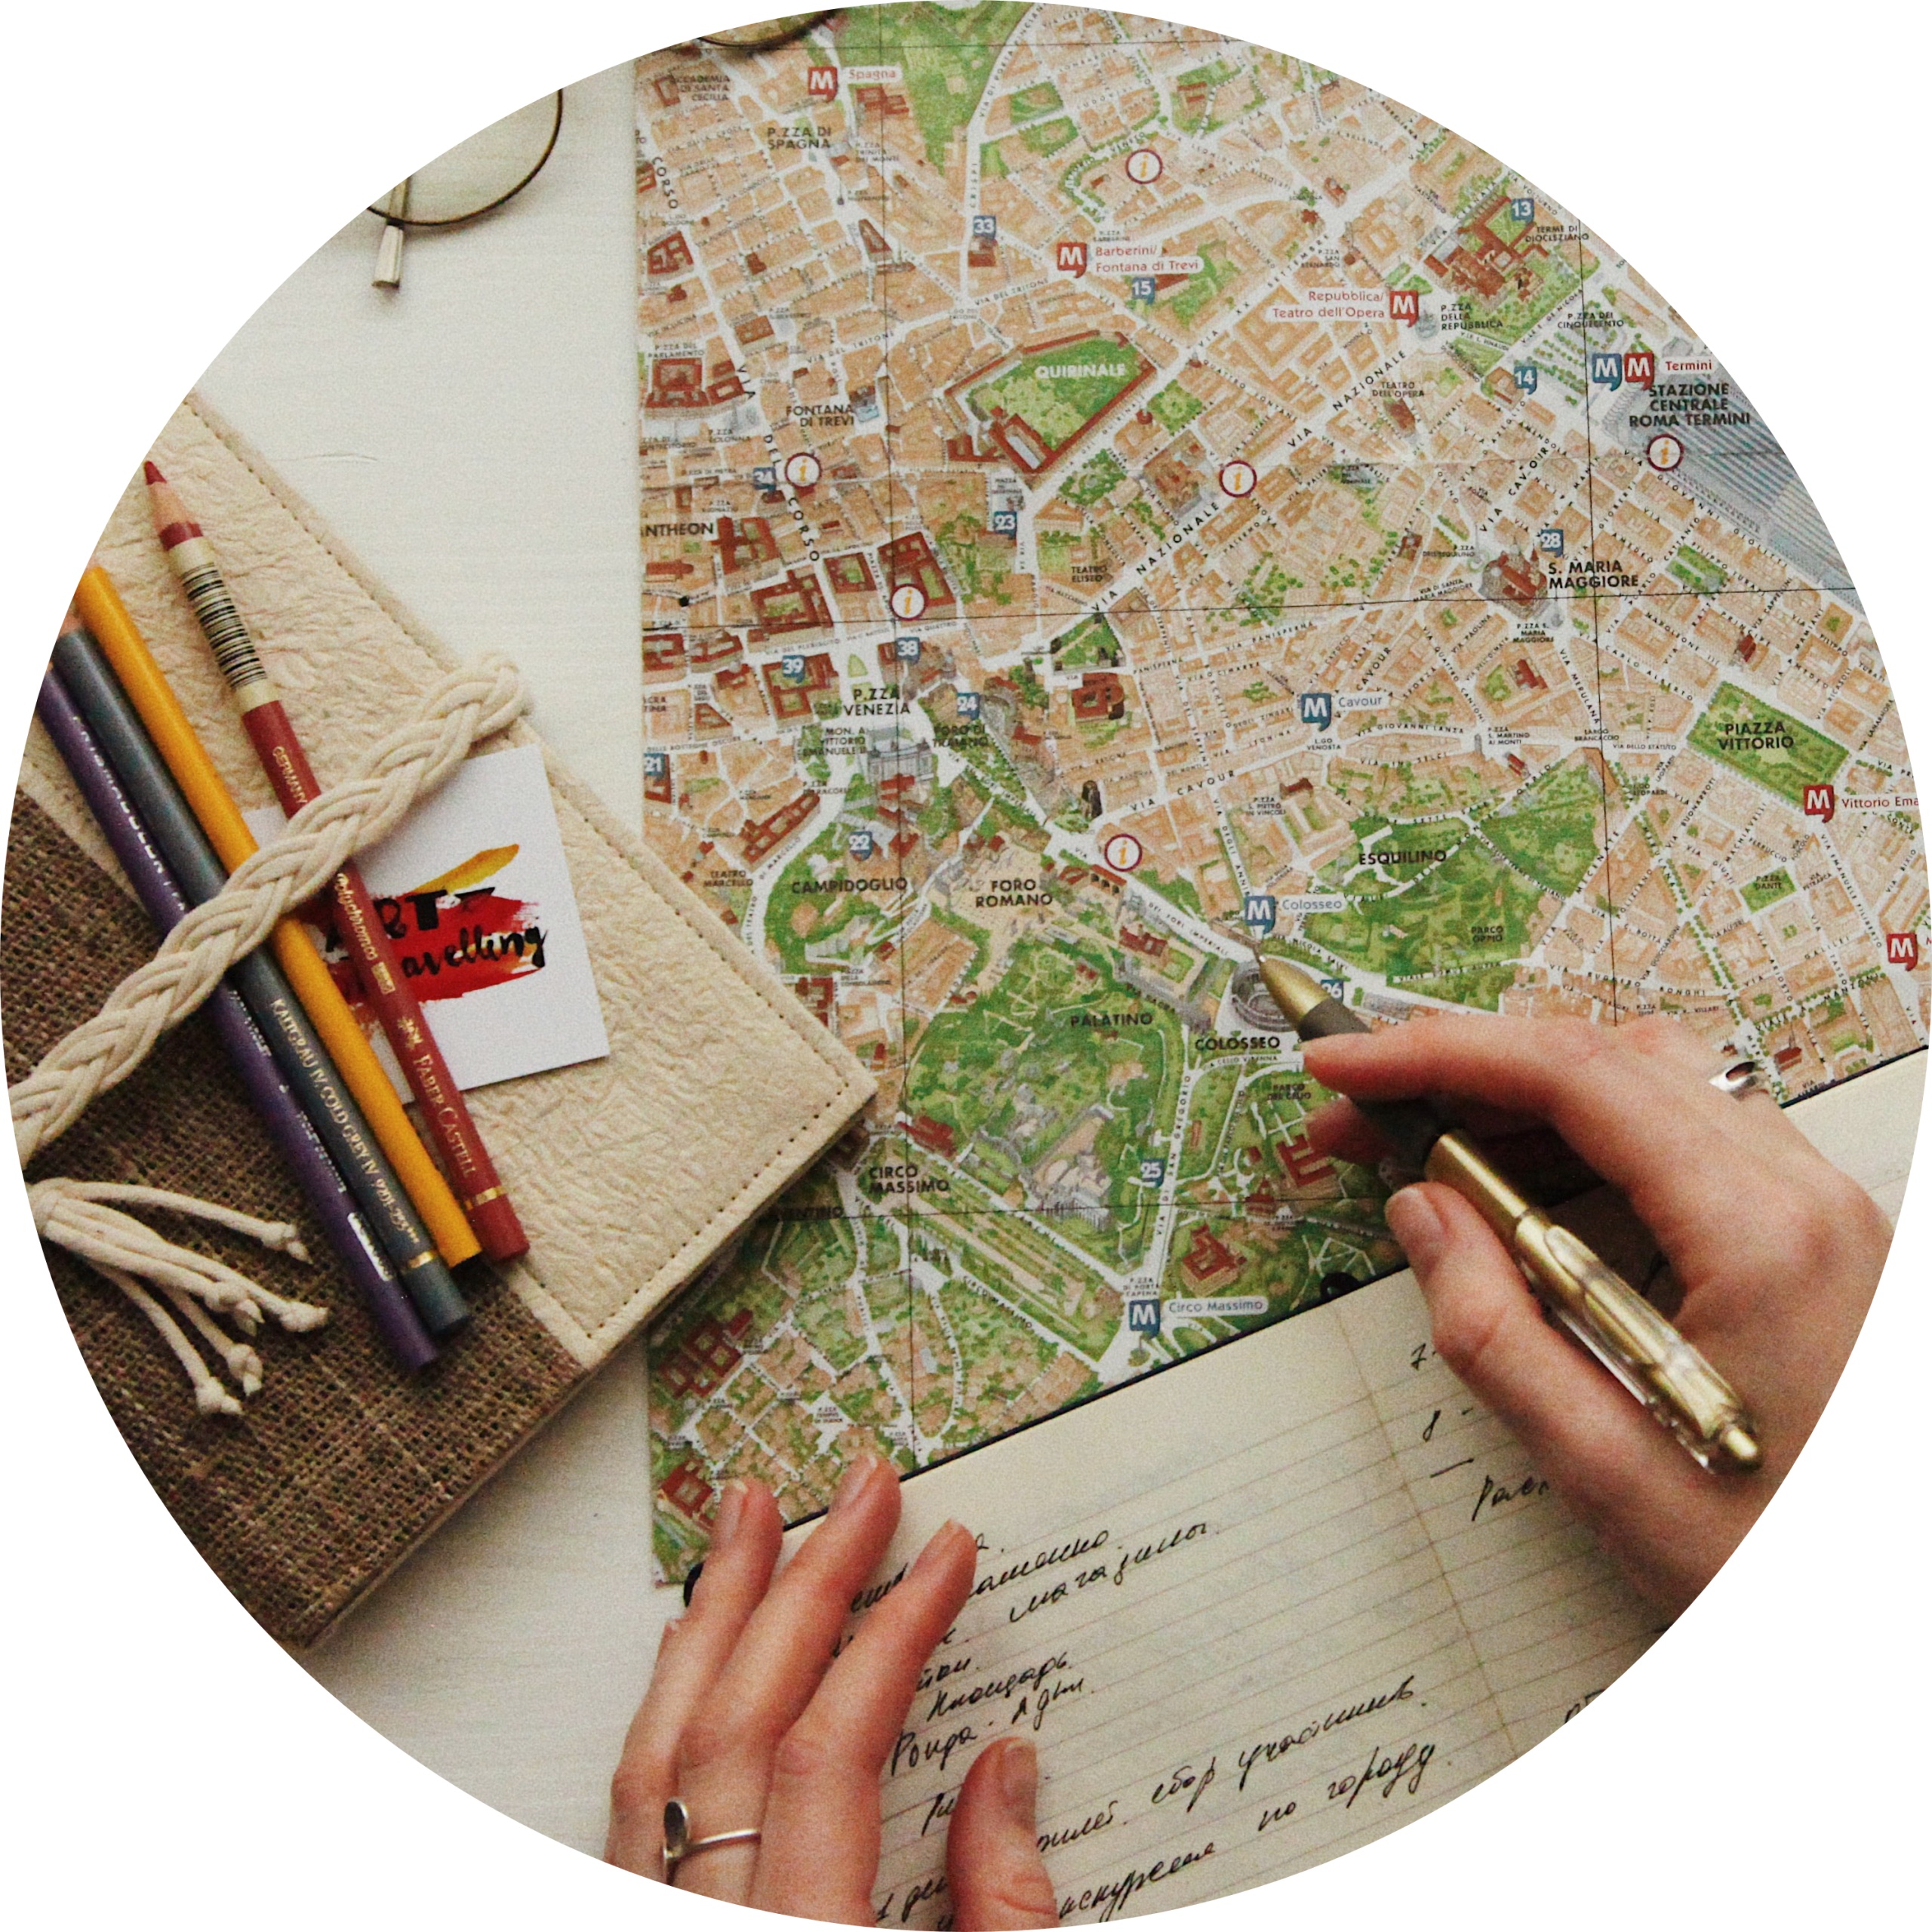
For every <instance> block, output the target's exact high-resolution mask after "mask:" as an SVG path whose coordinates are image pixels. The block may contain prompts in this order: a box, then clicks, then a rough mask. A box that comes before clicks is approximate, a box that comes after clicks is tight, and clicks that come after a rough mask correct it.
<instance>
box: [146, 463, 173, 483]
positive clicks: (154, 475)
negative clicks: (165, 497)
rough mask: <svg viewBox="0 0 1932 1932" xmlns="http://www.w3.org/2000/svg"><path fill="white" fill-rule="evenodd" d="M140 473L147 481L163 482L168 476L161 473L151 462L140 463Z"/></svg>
mask: <svg viewBox="0 0 1932 1932" xmlns="http://www.w3.org/2000/svg"><path fill="white" fill-rule="evenodd" d="M141 475H142V476H143V478H145V479H146V481H148V482H149V483H165V482H166V481H168V478H166V477H165V476H164V475H162V473H161V472H160V471H159V470H158V469H156V468H155V466H154V465H153V464H152V463H143V464H142V465H141Z"/></svg>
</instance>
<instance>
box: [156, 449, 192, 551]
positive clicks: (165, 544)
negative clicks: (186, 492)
mask: <svg viewBox="0 0 1932 1932" xmlns="http://www.w3.org/2000/svg"><path fill="white" fill-rule="evenodd" d="M142 468H143V471H144V472H146V476H147V479H148V510H149V514H150V515H152V517H153V518H154V527H155V533H156V534H158V536H159V537H160V538H161V544H162V549H165V550H169V551H171V550H173V549H174V548H175V547H176V546H177V545H179V544H182V543H187V542H189V540H191V539H192V538H194V537H198V536H200V535H201V534H202V526H201V525H199V524H198V523H197V522H196V521H195V519H194V518H192V516H190V515H189V514H188V506H187V505H186V503H183V502H182V500H181V493H180V491H179V490H177V489H176V488H175V487H174V485H173V484H172V483H171V482H169V481H168V478H166V477H165V476H164V475H162V473H161V472H160V471H159V470H158V469H156V468H155V466H154V465H153V464H152V463H144V464H143V466H142Z"/></svg>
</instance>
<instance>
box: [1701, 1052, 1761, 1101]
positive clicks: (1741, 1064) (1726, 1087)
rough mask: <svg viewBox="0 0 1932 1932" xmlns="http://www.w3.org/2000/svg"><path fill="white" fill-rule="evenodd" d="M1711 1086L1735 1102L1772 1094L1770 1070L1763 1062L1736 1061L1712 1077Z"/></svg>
mask: <svg viewBox="0 0 1932 1932" xmlns="http://www.w3.org/2000/svg"><path fill="white" fill-rule="evenodd" d="M1711 1084H1712V1086H1713V1087H1715V1088H1716V1089H1717V1090H1718V1092H1719V1093H1720V1094H1729V1095H1730V1097H1731V1098H1732V1099H1733V1100H1749V1098H1750V1097H1751V1096H1752V1094H1769V1093H1770V1091H1771V1080H1770V1069H1769V1068H1768V1067H1767V1066H1765V1064H1764V1062H1763V1061H1762V1060H1734V1061H1733V1062H1732V1063H1731V1064H1730V1066H1727V1067H1726V1068H1725V1069H1724V1071H1723V1072H1721V1073H1714V1074H1712V1075H1711ZM1774 1098H1775V1096H1774Z"/></svg>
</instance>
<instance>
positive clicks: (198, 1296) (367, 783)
mask: <svg viewBox="0 0 1932 1932" xmlns="http://www.w3.org/2000/svg"><path fill="white" fill-rule="evenodd" d="M523 706H524V688H523V681H522V679H521V677H520V676H519V675H518V672H517V671H516V669H515V666H513V665H512V664H510V663H507V662H506V660H503V659H501V658H485V659H482V660H479V661H478V663H476V664H475V666H471V667H469V668H466V669H463V670H461V671H459V672H455V673H454V674H453V675H451V676H450V677H448V678H445V680H444V681H442V683H441V684H440V685H438V686H437V687H436V688H435V690H433V691H431V692H430V694H429V696H428V697H426V699H425V700H423V708H422V710H421V711H420V713H419V714H418V715H417V717H416V718H414V720H413V721H411V723H409V724H405V725H403V726H402V727H401V728H399V729H398V730H397V731H392V732H391V733H390V734H389V736H388V737H386V738H384V739H383V740H382V741H381V742H380V743H379V744H377V745H376V746H374V748H373V749H371V751H370V752H368V755H366V756H365V757H364V758H362V759H361V761H359V762H358V764H357V765H356V767H355V770H354V771H352V773H351V774H350V775H349V777H347V778H346V779H344V780H343V782H342V783H340V784H339V785H332V786H330V787H329V789H328V790H327V791H326V792H323V793H322V794H321V795H320V796H319V797H318V798H313V799H312V800H311V801H309V803H308V804H306V805H304V806H303V808H302V809H301V811H299V812H297V814H295V816H294V818H292V819H291V820H289V822H288V826H286V828H285V829H284V830H283V831H282V832H281V833H280V834H279V835H278V836H277V837H275V838H274V839H272V840H271V841H269V844H266V845H264V846H263V847H262V848H261V849H260V851H257V852H256V853H255V854H254V855H253V856H252V857H250V858H248V860H245V861H244V863H242V865H240V866H238V867H237V868H236V869H235V872H233V874H232V875H231V876H230V877H229V881H228V883H227V884H226V885H225V886H223V888H222V889H221V891H220V892H219V893H218V894H217V895H216V896H215V897H214V898H212V899H211V900H207V901H206V902H205V903H203V904H202V905H200V906H196V907H195V909H193V910H192V912H189V914H188V915H187V917H186V918H184V919H183V920H182V921H181V922H180V924H178V925H177V926H176V927H175V928H174V929H173V930H172V931H171V932H170V933H169V934H168V935H167V937H165V939H164V940H162V943H161V946H160V948H159V949H158V951H157V952H155V955H154V957H153V958H152V959H150V960H149V961H148V963H147V964H146V965H145V966H141V967H139V968H136V970H135V971H134V972H132V973H130V974H128V977H127V978H126V979H125V980H122V983H120V985H119V986H117V987H116V988H115V989H114V991H113V992H112V993H111V994H110V995H109V996H108V998H107V1001H106V1004H104V1005H103V1007H102V1008H101V1009H100V1012H99V1013H97V1014H96V1015H95V1016H94V1018H93V1019H91V1020H88V1021H87V1022H86V1023H85V1024H83V1025H82V1026H77V1027H75V1029H74V1030H73V1031H72V1032H71V1033H69V1035H67V1036H66V1038H64V1039H63V1040H62V1041H60V1042H59V1044H57V1045H56V1046H55V1047H54V1048H53V1050H52V1051H51V1052H50V1053H48V1054H47V1055H46V1056H45V1057H44V1058H43V1059H42V1061H41V1063H40V1064H39V1065H38V1066H36V1067H35V1069H34V1070H33V1071H32V1072H31V1073H29V1075H27V1076H26V1078H25V1079H23V1080H21V1081H18V1082H17V1083H16V1084H15V1085H14V1086H13V1087H12V1088H10V1089H9V1091H8V1098H9V1100H11V1103H12V1106H13V1114H14V1141H15V1143H16V1145H17V1146H18V1148H19V1149H20V1164H21V1165H22V1166H23V1167H25V1166H26V1164H27V1163H28V1162H29V1161H31V1160H32V1158H33V1157H34V1155H35V1154H36V1153H37V1152H38V1151H39V1150H40V1149H42V1147H44V1146H46V1145H47V1144H48V1143H49V1142H50V1141H51V1140H54V1139H55V1138H56V1137H57V1136H59V1135H60V1134H62V1133H63V1132H64V1131H66V1129H67V1128H69V1127H71V1126H72V1124H73V1123H74V1122H75V1121H76V1120H77V1119H78V1118H79V1117H80V1115H81V1114H82V1112H84V1111H85V1109H86V1107H87V1105H88V1102H89V1101H91V1100H93V1098H94V1096H95V1095H96V1094H100V1093H104V1092H105V1091H106V1090H107V1089H108V1088H110V1087H112V1086H115V1085H116V1084H118V1082H120V1081H123V1080H125V1079H126V1078H127V1077H128V1075H130V1074H131V1073H132V1072H134V1069H136V1068H137V1066H140V1063H141V1062H142V1061H143V1060H145V1059H146V1057H147V1055H148V1054H149V1051H151V1050H152V1048H153V1047H154V1045H155V1042H156V1041H158V1040H159V1039H160V1038H161V1036H162V1035H163V1034H164V1033H165V1032H167V1031H168V1029H169V1028H170V1027H171V1026H175V1025H177V1023H179V1022H180V1021H181V1020H185V1019H186V1017H188V1015H189V1014H191V1013H192V1012H193V1011H195V1008H197V1007H198V1006H199V1005H200V1004H202V1001H204V1000H205V999H206V998H208V995H209V994H211V992H214V989H215V988H216V987H217V986H219V985H220V983H221V979H222V975H223V974H225V973H226V971H228V969H229V967H231V966H232V965H233V964H234V963H235V961H236V960H238V959H240V958H245V956H246V955H248V953H250V952H253V951H254V949H255V948H256V947H257V946H260V944H261V943H262V942H263V940H266V938H267V937H269V934H271V933H272V932H273V931H274V930H275V925H276V923H277V921H279V920H280V919H281V918H283V917H284V916H285V915H287V914H288V912H290V911H291V909H293V908H295V907H298V906H302V905H303V904H304V903H306V902H307V901H308V900H309V899H311V898H312V897H314V896H315V894H316V893H317V892H318V891H320V890H321V888H322V887H323V886H325V885H326V884H328V881H330V880H331V879H332V878H334V876H335V875H336V874H337V872H340V871H341V869H342V868H343V866H344V864H345V863H347V861H348V860H349V857H351V855H352V854H354V853H356V852H358V851H361V849H362V848H364V847H365V846H366V845H371V844H374V843H375V842H376V841H377V840H378V839H380V838H383V837H385V836H386V835H387V834H388V833H389V832H391V831H392V830H393V829H394V828H395V826H397V825H398V823H401V820H402V819H403V817H405V814H407V813H408V811H409V809H410V808H411V806H412V805H413V804H415V802H416V801H417V799H418V798H421V797H423V795H425V794H426V793H428V792H432V791H434V790H435V788H436V787H437V786H439V785H440V784H441V783H442V782H443V781H444V780H445V779H446V778H448V777H449V775H450V774H451V773H452V772H453V771H455V769H456V768H457V766H458V765H459V764H461V763H462V762H463V759H464V758H465V757H466V756H467V755H468V754H469V749H470V747H471V746H472V745H473V744H474V743H475V742H476V741H477V740H478V739H479V738H487V737H491V735H492V734H494V733H496V732H498V731H502V730H503V729H504V728H506V726H507V725H509V724H511V723H512V722H513V721H515V718H516V717H517V715H518V713H519V712H521V710H522V709H523ZM27 1198H28V1201H29V1203H30V1204H31V1205H32V1209H33V1217H34V1225H35V1227H36V1228H37V1229H38V1230H39V1232H40V1235H41V1238H42V1239H43V1240H44V1241H49V1242H51V1243H53V1244H54V1245H56V1246H57V1247H64V1248H66V1250H67V1251H69V1253H70V1254H73V1255H75V1256H76V1257H78V1259H79V1260H82V1261H85V1263H87V1264H88V1266H89V1267H91V1268H92V1269H94V1271H95V1272H96V1273H97V1274H99V1275H101V1276H102V1277H103V1278H104V1279H106V1280H107V1281H111V1282H112V1284H114V1285H115V1287H117V1288H118V1289H119V1290H120V1291H121V1292H122V1294H124V1295H125V1296H126V1297H127V1298H128V1300H129V1301H131V1303H133V1304H134V1306H135V1307H136V1308H137V1309H139V1310H140V1312H141V1313H142V1314H143V1315H145V1316H146V1318H148V1320H149V1321H150V1322H152V1324H154V1327H155V1330H156V1331H157V1332H158V1334H159V1335H160V1336H161V1338H162V1340H163V1341H164V1342H165V1343H166V1344H167V1346H168V1349H169V1350H170V1352H171V1353H172V1354H173V1355H174V1357H175V1359H176V1360H177V1361H179V1362H180V1364H181V1367H182V1370H183V1373H185V1374H186V1376H187V1377H188V1380H189V1384H190V1386H192V1389H193V1390H194V1393H195V1406H196V1407H197V1408H198V1409H199V1410H200V1411H201V1412H202V1414H204V1415H238V1414H241V1412H242V1411H241V1404H240V1403H239V1402H238V1401H236V1400H235V1398H234V1397H233V1396H232V1395H230V1394H229V1392H228V1391H227V1389H226V1388H225V1387H224V1386H223V1384H222V1383H221V1381H220V1379H219V1377H217V1376H216V1375H215V1374H214V1372H213V1371H211V1369H210V1368H209V1367H208V1364H207V1363H206V1362H205V1361H204V1360H203V1358H202V1355H201V1353H200V1351H199V1350H198V1349H197V1348H196V1347H195V1343H194V1341H193V1340H192V1339H191V1338H190V1336H189V1333H188V1332H187V1330H192V1331H193V1333H194V1334H195V1335H198V1337H200V1338H201V1339H202V1341H203V1342H204V1343H206V1345H207V1346H208V1348H209V1349H211V1351H212V1352H214V1355H215V1356H216V1357H217V1359H219V1360H220V1361H221V1363H222V1364H223V1366H224V1367H226V1369H227V1371H228V1372H229V1374H230V1375H231V1376H232V1377H233V1378H234V1379H235V1383H236V1384H237V1386H238V1387H239V1388H240V1389H241V1391H242V1394H243V1395H253V1394H254V1392H255V1391H256V1390H257V1389H259V1388H260V1386H261V1379H262V1361H261V1357H260V1355H257V1353H256V1352H255V1350H254V1349H252V1348H251V1347H250V1346H248V1344H247V1343H245V1342H240V1341H237V1340H235V1339H234V1338H233V1337H230V1336H229V1335H228V1334H226V1332H225V1331H223V1330H222V1329H221V1328H220V1327H218V1326H217V1324H216V1322H215V1321H214V1316H215V1315H226V1316H227V1317H228V1318H229V1320H230V1321H232V1323H233V1324H235V1327H238V1328H239V1329H241V1330H242V1331H244V1333H245V1334H248V1335H253V1334H255V1333H256V1332H257V1330H258V1329H259V1328H260V1325H261V1322H262V1318H263V1315H264V1314H266V1315H270V1316H272V1317H273V1318H274V1319H275V1321H276V1322H278V1324H280V1325H281V1327H284V1328H286V1329H288V1330H291V1331H295V1332H298V1333H299V1332H300V1331H305V1330H308V1329H312V1328H318V1327H321V1324H323V1323H324V1322H325V1321H328V1309H325V1308H320V1307H318V1306H315V1304H314V1303H310V1302H304V1301H295V1300H291V1299H289V1298H288V1297H285V1296H282V1295H278V1294H274V1293H272V1291H269V1289H267V1288H265V1287H263V1286H262V1285H261V1284H260V1282H258V1281H252V1280H251V1279H250V1278H248V1276H247V1275H242V1274H240V1273H238V1272H236V1271H235V1269H232V1268H231V1267H229V1266H228V1264H227V1263H226V1262H223V1261H220V1260H216V1259H215V1258H214V1257H212V1256H210V1255H205V1254H197V1253H196V1252H195V1251H194V1250H193V1249H192V1248H187V1247H180V1246H179V1245H178V1244H176V1243H174V1242H173V1241H168V1240H167V1239H165V1238H164V1237H163V1236H162V1235H158V1234H156V1233H155V1232H154V1230H153V1229H151V1228H149V1227H147V1226H144V1225H143V1223H141V1222H140V1221H137V1220H135V1219H134V1217H133V1216H131V1214H125V1213H123V1212H122V1207H150V1208H158V1209H161V1210H162V1211H165V1212H167V1213H170V1214H182V1215H186V1216H189V1217H193V1218H195V1219H198V1220H205V1221H210V1222H213V1223H216V1224H217V1225H218V1226H222V1227H225V1228H227V1229H230V1230H231V1231H232V1232H235V1233H237V1234H242V1235H248V1236H249V1237H251V1238H252V1239H254V1240H256V1241H260V1243H261V1244H263V1246H264V1247H268V1248H271V1249H274V1250H278V1251H281V1252H282V1253H284V1254H292V1255H294V1257H296V1258H297V1260H303V1261H306V1260H308V1258H309V1257H308V1253H307V1251H306V1249H305V1248H304V1247H303V1245H302V1242H301V1239H300V1236H299V1235H298V1234H297V1231H296V1230H295V1229H294V1228H293V1227H292V1226H290V1225H289V1224H288V1223H287V1222H285V1221H263V1220H257V1218H256V1217H254V1215H252V1214H242V1213H239V1212H238V1211H236V1210H235V1209H233V1208H231V1207H220V1206H218V1205H217V1204H214V1203H212V1202H209V1201H198V1200H195V1199H194V1198H192V1197H191V1196H189V1195H183V1194H174V1193H170V1192H168V1191H167V1190H165V1189H161V1188H151V1187H138V1186H128V1185H124V1184H122V1183H118V1182H112V1181H79V1180H66V1179H64V1178H54V1179H50V1180H40V1181H36V1182H35V1183H34V1184H33V1185H32V1186H31V1187H29V1189H28V1190H27ZM117 1202H118V1203H120V1204H121V1206H116V1205H115V1203H117ZM144 1283H151V1284H153V1286H154V1287H158V1289H160V1291H162V1294H163V1295H164V1296H165V1297H166V1298H167V1300H168V1301H169V1302H171V1303H172V1304H173V1305H174V1309H175V1310H176V1311H177V1313H178V1314H179V1315H180V1318H181V1321H176V1319H175V1318H174V1315H170V1314H169V1312H168V1310H167V1309H165V1308H164V1307H162V1305H161V1303H160V1302H159V1301H158V1300H156V1299H155V1297H154V1296H153V1294H151V1293H150V1292H149V1289H148V1287H146V1286H145V1285H143V1284H144ZM181 1322H185V1323H186V1324H187V1329H186V1330H184V1328H183V1327H182V1325H181Z"/></svg>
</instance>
